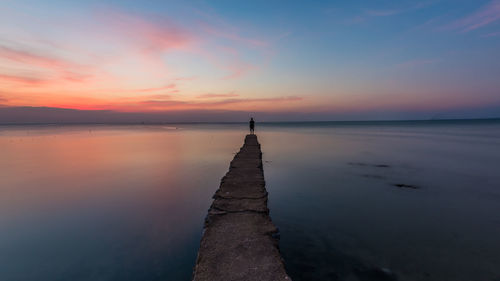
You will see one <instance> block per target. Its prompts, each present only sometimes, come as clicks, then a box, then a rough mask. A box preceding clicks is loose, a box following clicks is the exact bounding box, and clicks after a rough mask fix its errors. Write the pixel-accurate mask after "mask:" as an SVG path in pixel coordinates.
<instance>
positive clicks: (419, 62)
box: [395, 59, 442, 68]
mask: <svg viewBox="0 0 500 281" xmlns="http://www.w3.org/2000/svg"><path fill="white" fill-rule="evenodd" d="M441 61H442V59H416V60H409V61H406V62H403V63H399V64H396V65H395V67H397V68H412V67H416V66H422V65H429V64H435V63H438V62H441Z"/></svg>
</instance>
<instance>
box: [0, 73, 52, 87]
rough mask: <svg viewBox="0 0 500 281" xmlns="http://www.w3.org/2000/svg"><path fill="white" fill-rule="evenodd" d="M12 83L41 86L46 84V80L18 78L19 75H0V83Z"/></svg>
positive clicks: (27, 77) (26, 77)
mask: <svg viewBox="0 0 500 281" xmlns="http://www.w3.org/2000/svg"><path fill="white" fill-rule="evenodd" d="M2 81H4V82H14V83H21V84H27V85H41V84H44V83H47V80H45V79H41V78H38V77H29V76H20V75H10V74H0V82H2Z"/></svg>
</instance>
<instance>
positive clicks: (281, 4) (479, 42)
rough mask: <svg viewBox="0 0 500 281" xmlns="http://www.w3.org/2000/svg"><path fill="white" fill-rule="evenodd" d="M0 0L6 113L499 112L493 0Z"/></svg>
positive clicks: (308, 116) (383, 115)
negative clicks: (81, 111)
mask: <svg viewBox="0 0 500 281" xmlns="http://www.w3.org/2000/svg"><path fill="white" fill-rule="evenodd" d="M0 6H1V9H0V118H4V121H5V120H6V119H5V118H7V119H9V118H10V119H9V120H8V121H16V118H18V117H19V114H20V113H19V112H18V113H17V115H16V114H13V113H12V112H14V111H15V110H16V109H22V112H23V113H22V114H25V113H26V112H27V111H29V110H30V109H39V108H40V107H44V108H50V109H54V110H59V109H70V111H67V112H74V110H85V111H89V112H90V111H91V112H96V111H106V112H110V111H111V112H115V113H119V114H120V116H124V114H127V113H130V114H136V115H137V114H138V113H140V114H142V115H141V116H144V114H146V115H147V114H150V115H151V116H153V115H154V116H161V115H162V114H164V116H170V117H172V116H175V115H176V113H177V114H178V116H184V117H186V116H190V118H188V119H190V120H196V119H197V118H198V119H203V120H199V121H204V120H208V119H210V116H211V114H210V113H214V114H213V116H217V117H214V118H215V119H217V120H219V119H222V120H220V121H232V119H231V118H233V117H234V118H235V119H238V120H239V119H245V118H247V117H248V116H250V115H252V116H253V115H255V116H256V117H258V116H259V115H261V116H265V119H269V120H302V119H303V120H351V119H352V120H371V119H415V118H416V119H429V118H448V117H450V118H481V117H500V0H485V1H481V0H468V1H462V0H452V1H447V0H428V1H425V0H424V1H406V0H398V1H356V0H353V1H293V0H292V1H269V0H267V1H260V0H256V1H234V0H228V1H225V0H214V1H128V0H120V1H92V0H87V1H80V2H78V1H62V0H44V1H25V0H0ZM71 110H73V111H71ZM2 112H3V113H2ZM37 112H40V111H37ZM58 112H61V111H60V110H59V111H58ZM221 113H224V114H223V115H220V114H221ZM59 118H63V119H64V117H59ZM142 118H143V117H142ZM166 118H167V117H166ZM206 118H208V119H206ZM167 119H168V118H167ZM167 121H168V120H167ZM1 122H2V120H0V123H1Z"/></svg>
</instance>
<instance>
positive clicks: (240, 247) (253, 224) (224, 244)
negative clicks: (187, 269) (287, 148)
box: [193, 135, 291, 281]
mask: <svg viewBox="0 0 500 281" xmlns="http://www.w3.org/2000/svg"><path fill="white" fill-rule="evenodd" d="M193 280H195V281H205V280H206V281H214V280H224V281H225V280H242V281H243V280H261V281H267V280H291V279H290V277H288V275H287V274H286V272H285V268H284V264H283V261H282V258H281V255H280V253H279V250H278V229H277V228H276V226H274V224H273V223H272V221H271V218H270V217H269V209H268V208H267V191H266V188H265V181H264V171H263V168H262V152H261V150H260V144H259V142H258V141H257V136H256V135H247V136H246V137H245V143H244V145H243V147H241V149H240V151H239V152H238V153H237V154H236V156H235V157H234V159H233V161H231V164H230V166H229V171H228V172H227V174H226V175H225V176H224V177H223V178H222V181H221V184H220V187H219V189H218V190H217V191H216V192H215V195H214V201H213V203H212V206H211V207H210V209H209V210H208V215H207V217H206V219H205V226H204V231H203V237H202V239H201V243H200V249H199V251H198V258H197V261H196V266H195V268H194V273H193Z"/></svg>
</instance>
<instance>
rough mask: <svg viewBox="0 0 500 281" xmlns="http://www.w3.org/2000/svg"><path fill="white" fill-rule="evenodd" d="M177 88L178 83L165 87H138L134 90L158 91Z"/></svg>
mask: <svg viewBox="0 0 500 281" xmlns="http://www.w3.org/2000/svg"><path fill="white" fill-rule="evenodd" d="M176 88H177V85H175V84H173V83H172V84H168V85H166V86H163V87H155V88H144V89H137V90H134V91H135V92H157V91H165V90H175V89H176Z"/></svg>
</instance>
